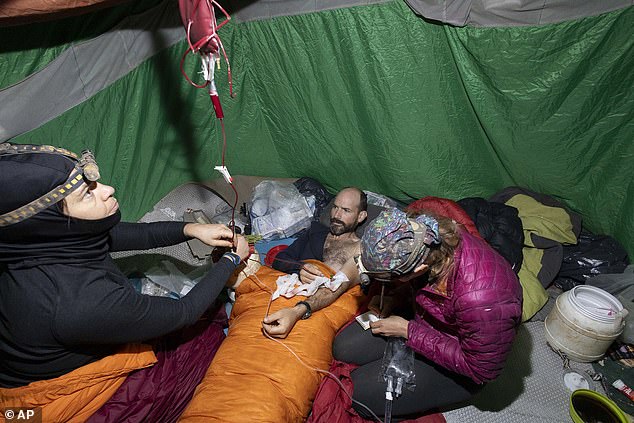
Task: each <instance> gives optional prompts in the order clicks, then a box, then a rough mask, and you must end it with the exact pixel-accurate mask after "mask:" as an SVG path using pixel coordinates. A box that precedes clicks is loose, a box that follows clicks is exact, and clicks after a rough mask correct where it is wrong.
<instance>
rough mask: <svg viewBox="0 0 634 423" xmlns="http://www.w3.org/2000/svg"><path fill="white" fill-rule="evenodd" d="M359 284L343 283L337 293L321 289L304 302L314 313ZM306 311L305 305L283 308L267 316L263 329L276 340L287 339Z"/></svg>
mask: <svg viewBox="0 0 634 423" xmlns="http://www.w3.org/2000/svg"><path fill="white" fill-rule="evenodd" d="M357 283H358V282H351V281H345V282H342V283H341V285H340V286H339V288H337V289H336V290H335V291H331V290H330V289H328V288H319V289H318V290H317V292H315V294H314V295H312V296H310V297H308V298H306V299H305V300H303V301H304V302H306V303H308V305H309V306H310V309H311V312H313V313H314V312H316V311H318V310H321V309H322V308H325V307H328V306H329V305H330V304H332V303H334V302H335V301H336V300H337V298H339V297H340V296H341V295H342V294H343V293H344V292H346V291H347V290H348V289H349V288H351V287H352V286H354V285H356V284H357ZM306 311H308V310H307V308H306V306H305V305H304V304H297V305H295V306H294V307H286V308H283V309H281V310H278V311H276V312H275V313H273V314H270V315H268V316H266V317H265V318H264V320H263V322H262V327H263V328H264V331H265V332H266V333H267V334H269V335H271V336H272V337H274V338H286V337H287V336H288V334H289V333H291V330H293V327H294V326H295V324H296V323H297V322H298V321H299V320H300V319H301V318H302V316H304V314H305V313H306Z"/></svg>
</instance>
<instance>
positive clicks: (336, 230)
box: [330, 217, 357, 236]
mask: <svg viewBox="0 0 634 423" xmlns="http://www.w3.org/2000/svg"><path fill="white" fill-rule="evenodd" d="M355 229H357V221H356V220H355V221H354V222H352V223H348V224H346V223H345V222H344V221H342V220H339V219H337V218H334V217H331V218H330V233H331V234H333V235H337V236H339V235H343V234H345V233H348V232H354V231H355Z"/></svg>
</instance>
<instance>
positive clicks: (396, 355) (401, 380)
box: [379, 337, 416, 397]
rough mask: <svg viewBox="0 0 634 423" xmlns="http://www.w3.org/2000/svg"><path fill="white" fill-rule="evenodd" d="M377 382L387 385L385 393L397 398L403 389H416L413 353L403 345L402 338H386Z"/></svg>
mask: <svg viewBox="0 0 634 423" xmlns="http://www.w3.org/2000/svg"><path fill="white" fill-rule="evenodd" d="M379 382H386V383H387V391H389V392H393V393H394V394H395V395H394V396H395V397H398V396H399V395H401V393H402V392H403V387H406V388H407V389H409V390H410V391H412V392H413V391H414V389H415V388H416V373H415V372H414V351H413V350H412V349H411V348H409V347H408V346H407V345H405V340H404V339H403V338H394V337H391V338H388V341H387V344H386V346H385V353H384V354H383V361H382V363H381V374H380V375H379Z"/></svg>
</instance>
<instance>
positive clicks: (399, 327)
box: [370, 316, 409, 339]
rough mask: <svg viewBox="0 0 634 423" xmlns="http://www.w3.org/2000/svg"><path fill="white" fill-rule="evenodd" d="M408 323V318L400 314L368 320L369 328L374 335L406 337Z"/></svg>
mask: <svg viewBox="0 0 634 423" xmlns="http://www.w3.org/2000/svg"><path fill="white" fill-rule="evenodd" d="M408 325H409V321H408V320H405V319H403V318H402V317H400V316H390V317H387V318H385V319H381V320H377V321H376V322H370V330H371V331H372V333H373V334H374V335H383V336H400V337H401V338H405V339H407V326H408Z"/></svg>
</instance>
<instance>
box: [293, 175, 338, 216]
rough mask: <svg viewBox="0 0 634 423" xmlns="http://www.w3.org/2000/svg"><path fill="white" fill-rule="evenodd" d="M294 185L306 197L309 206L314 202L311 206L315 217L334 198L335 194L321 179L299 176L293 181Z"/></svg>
mask: <svg viewBox="0 0 634 423" xmlns="http://www.w3.org/2000/svg"><path fill="white" fill-rule="evenodd" d="M293 185H295V187H296V188H297V190H298V191H299V192H300V193H301V194H302V195H303V196H304V197H306V200H307V202H308V204H309V206H310V205H311V202H312V203H313V207H311V209H312V210H313V218H319V216H320V215H321V212H322V211H323V209H324V207H326V206H327V205H328V203H329V202H330V200H332V198H333V195H332V194H330V193H329V192H328V190H326V188H325V187H324V186H323V185H322V184H321V183H320V182H319V181H317V180H316V179H313V178H309V177H304V178H299V179H298V180H296V181H295V182H293Z"/></svg>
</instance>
